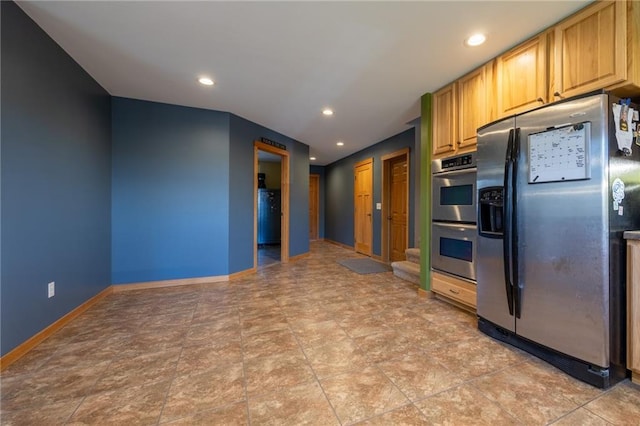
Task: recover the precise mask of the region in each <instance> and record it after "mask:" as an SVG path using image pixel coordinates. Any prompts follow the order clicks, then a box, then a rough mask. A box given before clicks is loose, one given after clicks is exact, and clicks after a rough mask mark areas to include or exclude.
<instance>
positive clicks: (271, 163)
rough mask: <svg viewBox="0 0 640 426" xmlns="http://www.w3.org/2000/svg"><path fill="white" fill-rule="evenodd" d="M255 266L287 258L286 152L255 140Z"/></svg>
mask: <svg viewBox="0 0 640 426" xmlns="http://www.w3.org/2000/svg"><path fill="white" fill-rule="evenodd" d="M253 169H254V173H253V176H254V197H253V200H254V201H253V202H254V225H253V231H254V232H253V237H254V241H253V247H254V251H253V265H254V268H258V267H263V266H268V265H271V264H274V263H278V262H282V263H286V262H288V261H289V153H288V152H287V151H286V150H283V149H280V148H276V147H274V146H271V145H268V144H265V143H263V142H260V141H255V142H254V164H253Z"/></svg>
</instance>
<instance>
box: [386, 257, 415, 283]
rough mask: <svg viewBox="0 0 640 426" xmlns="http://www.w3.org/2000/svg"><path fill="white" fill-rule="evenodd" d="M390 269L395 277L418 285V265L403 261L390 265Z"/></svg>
mask: <svg viewBox="0 0 640 426" xmlns="http://www.w3.org/2000/svg"><path fill="white" fill-rule="evenodd" d="M391 267H392V268H393V275H395V276H396V277H398V278H402V279H403V280H405V281H409V282H412V283H414V284H418V285H420V264H418V263H415V262H409V261H408V260H404V261H402V262H393V263H391Z"/></svg>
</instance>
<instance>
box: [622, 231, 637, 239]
mask: <svg viewBox="0 0 640 426" xmlns="http://www.w3.org/2000/svg"><path fill="white" fill-rule="evenodd" d="M624 238H625V240H640V231H625V232H624Z"/></svg>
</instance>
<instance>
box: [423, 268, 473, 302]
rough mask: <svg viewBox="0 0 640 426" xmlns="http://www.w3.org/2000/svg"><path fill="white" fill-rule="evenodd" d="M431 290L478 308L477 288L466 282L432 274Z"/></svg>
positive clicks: (435, 273) (436, 273)
mask: <svg viewBox="0 0 640 426" xmlns="http://www.w3.org/2000/svg"><path fill="white" fill-rule="evenodd" d="M431 290H432V291H433V292H435V293H438V294H440V295H442V296H446V297H448V298H450V299H453V300H455V301H457V302H460V303H463V304H465V305H467V306H472V307H474V308H475V307H476V286H475V285H473V284H470V283H468V282H466V281H463V280H458V279H456V278H453V277H450V276H448V275H443V274H439V273H438V272H431Z"/></svg>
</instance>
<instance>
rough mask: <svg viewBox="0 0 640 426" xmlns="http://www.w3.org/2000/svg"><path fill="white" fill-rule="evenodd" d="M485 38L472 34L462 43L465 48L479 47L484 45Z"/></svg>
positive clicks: (482, 35)
mask: <svg viewBox="0 0 640 426" xmlns="http://www.w3.org/2000/svg"><path fill="white" fill-rule="evenodd" d="M486 39H487V38H486V37H485V36H484V34H480V33H478V34H474V35H472V36H471V37H469V38H468V39H466V40H465V41H464V44H466V45H467V46H472V47H473V46H480V45H481V44H482V43H484V41H485V40H486Z"/></svg>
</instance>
